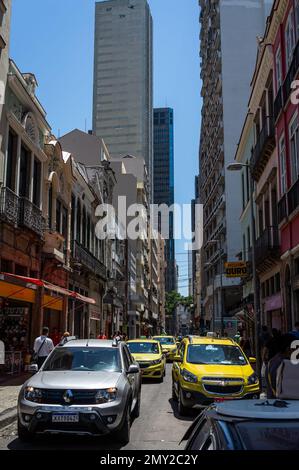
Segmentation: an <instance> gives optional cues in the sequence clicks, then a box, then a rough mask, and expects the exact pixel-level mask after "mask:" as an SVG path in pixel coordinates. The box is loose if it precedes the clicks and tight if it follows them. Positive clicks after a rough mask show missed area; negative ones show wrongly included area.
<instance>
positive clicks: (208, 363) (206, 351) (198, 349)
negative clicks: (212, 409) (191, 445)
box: [172, 336, 260, 415]
mask: <svg viewBox="0 0 299 470" xmlns="http://www.w3.org/2000/svg"><path fill="white" fill-rule="evenodd" d="M250 361H251V362H254V358H251V359H250V360H249V359H247V357H246V356H245V354H244V353H243V351H242V349H241V348H240V346H239V345H238V344H237V343H235V342H234V341H233V340H231V339H229V338H225V339H217V338H207V337H199V336H198V337H196V336H189V337H187V338H184V339H183V341H182V343H181V346H180V348H179V352H178V355H177V356H176V357H175V362H174V363H173V367H172V396H173V399H174V400H178V411H179V414H181V415H184V414H185V413H186V411H187V409H188V408H192V407H194V406H195V405H202V406H206V405H209V404H211V403H213V402H214V401H215V400H217V399H218V400H219V399H240V398H258V396H259V389H260V386H259V380H258V377H257V375H256V374H255V372H254V370H253V369H252V366H251V364H250Z"/></svg>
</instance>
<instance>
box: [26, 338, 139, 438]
mask: <svg viewBox="0 0 299 470" xmlns="http://www.w3.org/2000/svg"><path fill="white" fill-rule="evenodd" d="M140 395H141V375H140V368H139V366H138V364H137V363H136V362H135V361H134V359H133V358H132V356H131V354H130V351H129V350H128V348H127V346H126V344H125V343H123V342H117V341H105V340H70V341H68V342H67V343H65V344H64V345H61V346H57V347H56V348H55V349H54V350H53V351H52V353H51V354H50V355H49V357H48V359H47V360H46V361H45V363H44V365H43V366H42V367H41V369H40V370H39V371H38V372H37V373H36V374H35V375H34V376H32V377H31V378H30V379H29V380H28V381H27V382H26V383H25V384H24V385H23V387H22V389H21V391H20V394H19V399H18V434H19V438H20V439H21V440H30V439H31V438H32V437H34V436H35V435H36V434H49V433H50V434H77V435H95V436H102V435H105V434H108V433H110V434H112V435H113V436H114V438H115V440H117V441H119V442H121V443H122V444H126V443H128V442H129V439H130V424H131V419H132V418H133V417H137V416H138V415H139V410H140Z"/></svg>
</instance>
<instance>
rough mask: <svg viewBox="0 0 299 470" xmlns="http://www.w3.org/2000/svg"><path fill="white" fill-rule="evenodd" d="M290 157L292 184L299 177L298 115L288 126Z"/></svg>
mask: <svg viewBox="0 0 299 470" xmlns="http://www.w3.org/2000/svg"><path fill="white" fill-rule="evenodd" d="M289 136H290V156H291V168H292V184H293V183H295V181H297V178H298V175H299V154H298V152H299V124H298V114H297V113H296V116H295V117H294V118H293V119H292V121H291V123H290V126H289Z"/></svg>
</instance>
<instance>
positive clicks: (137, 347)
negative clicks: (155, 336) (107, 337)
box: [128, 342, 159, 354]
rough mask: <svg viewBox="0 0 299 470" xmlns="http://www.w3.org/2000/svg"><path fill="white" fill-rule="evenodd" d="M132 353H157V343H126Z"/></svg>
mask: <svg viewBox="0 0 299 470" xmlns="http://www.w3.org/2000/svg"><path fill="white" fill-rule="evenodd" d="M128 348H129V349H130V352H131V353H132V354H159V345H158V343H141V342H140V343H128Z"/></svg>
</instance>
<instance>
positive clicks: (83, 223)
mask: <svg viewBox="0 0 299 470" xmlns="http://www.w3.org/2000/svg"><path fill="white" fill-rule="evenodd" d="M82 245H83V246H84V247H86V209H85V207H83V219H82Z"/></svg>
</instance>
